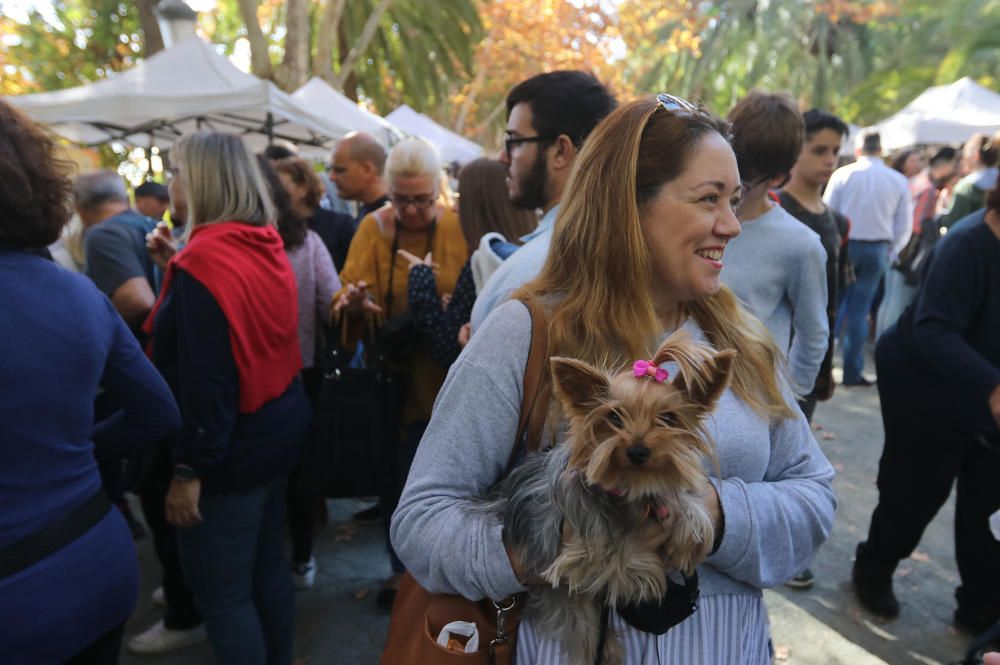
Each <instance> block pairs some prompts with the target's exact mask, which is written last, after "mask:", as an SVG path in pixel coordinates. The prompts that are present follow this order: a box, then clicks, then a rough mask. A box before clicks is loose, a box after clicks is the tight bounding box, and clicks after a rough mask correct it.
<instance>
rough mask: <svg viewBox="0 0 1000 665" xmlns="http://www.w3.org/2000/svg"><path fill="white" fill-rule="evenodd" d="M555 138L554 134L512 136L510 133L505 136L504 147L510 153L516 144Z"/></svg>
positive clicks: (540, 141)
mask: <svg viewBox="0 0 1000 665" xmlns="http://www.w3.org/2000/svg"><path fill="white" fill-rule="evenodd" d="M555 138H556V137H554V136H511V135H510V134H509V133H508V134H504V136H503V149H504V152H506V153H507V154H508V155H510V152H511V150H513V149H514V146H516V145H519V144H521V143H542V142H543V141H552V140H554V139H555Z"/></svg>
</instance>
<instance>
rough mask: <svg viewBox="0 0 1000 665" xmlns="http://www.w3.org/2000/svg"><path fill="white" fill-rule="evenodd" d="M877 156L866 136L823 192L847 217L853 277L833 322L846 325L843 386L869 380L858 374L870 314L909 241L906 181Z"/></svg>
mask: <svg viewBox="0 0 1000 665" xmlns="http://www.w3.org/2000/svg"><path fill="white" fill-rule="evenodd" d="M881 155H882V142H881V138H880V137H879V135H878V134H877V133H869V134H865V135H864V136H863V137H862V145H861V150H860V155H859V157H858V161H856V162H855V163H853V164H848V165H847V166H844V167H842V168H840V169H837V171H835V172H834V174H833V176H831V177H830V182H829V184H828V185H827V188H826V193H825V194H824V195H823V202H824V203H826V205H828V206H830V207H831V208H833V209H835V210H839V211H840V212H842V213H843V214H844V215H846V216H847V218H848V219H850V220H851V236H850V240H849V241H848V243H847V251H848V254H849V255H850V260H851V263H852V265H853V266H854V274H855V277H856V280H857V281H855V283H854V284H853V285H852V286H850V287H849V288H848V289H847V292H846V293H845V294H844V299H843V302H842V304H841V310H840V316H839V317H838V324H837V328H838V329H840V328H841V326H842V325H843V327H844V347H843V359H844V385H845V386H870V385H872V383H873V382H872V381H870V380H868V379H866V378H865V376H864V375H863V373H862V372H863V370H864V367H865V354H864V350H865V340H867V339H868V313H869V311H870V310H871V307H872V302H873V301H874V299H875V293H876V292H877V291H878V286H879V283H880V282H881V281H882V277H883V276H884V275H885V271H886V269H888V267H889V262H890V259H891V257H893V256H895V255H896V254H897V253H898V252H899V250H901V249H902V248H903V247H904V246H905V245H906V242H907V241H908V240H909V239H910V233H911V224H912V221H913V201H912V198H911V196H910V187H909V182H908V181H907V179H906V177H904V176H903V174H902V173H898V172H896V171H894V170H893V169H891V168H889V167H888V166H886V165H885V163H884V162H883V161H882V157H881ZM840 319H842V320H843V322H842V323H841V321H840Z"/></svg>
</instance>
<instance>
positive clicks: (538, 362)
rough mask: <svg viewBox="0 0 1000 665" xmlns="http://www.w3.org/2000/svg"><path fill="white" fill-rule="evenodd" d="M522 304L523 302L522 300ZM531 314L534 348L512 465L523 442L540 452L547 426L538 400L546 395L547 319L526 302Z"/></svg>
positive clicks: (511, 459)
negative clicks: (544, 430)
mask: <svg viewBox="0 0 1000 665" xmlns="http://www.w3.org/2000/svg"><path fill="white" fill-rule="evenodd" d="M522 302H523V301H522ZM524 306H525V307H527V308H528V313H529V314H530V315H531V345H530V347H529V350H528V362H527V363H526V364H525V366H524V390H523V393H524V396H523V398H522V401H521V418H520V420H519V421H518V424H517V438H516V439H515V440H514V441H515V444H514V448H513V449H512V451H511V458H510V461H509V462H508V465H507V466H508V468H510V463H511V462H513V460H514V457H515V456H516V455H517V451H518V449H519V448H520V444H521V441H522V439H524V440H525V442H526V444H527V451H528V452H533V451H535V450H538V445H539V442H540V441H541V438H542V428H543V427H544V425H545V413H546V411H547V409H546V408H544V404H543V405H542V408H536V407H537V406H538V403H539V401H542V402H544V401H545V400H539V399H538V398H539V397H540V396H541V395H542V393H543V392H544V390H543V388H544V385H545V383H546V382H545V381H544V378H545V369H546V364H547V362H548V355H549V326H548V320H547V318H546V316H545V313H544V312H543V311H542V308H541V307H539V306H538V305H536V304H534V303H524Z"/></svg>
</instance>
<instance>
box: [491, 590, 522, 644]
mask: <svg viewBox="0 0 1000 665" xmlns="http://www.w3.org/2000/svg"><path fill="white" fill-rule="evenodd" d="M490 602H492V603H493V607H494V608H496V611H497V636H496V638H495V639H493V641H492V642H490V656H491V657H492V656H493V655H494V651H495V650H496V647H497V646H498V645H500V644H505V643H506V642H507V641H509V639H510V638H509V637H508V636H507V614H508V613H509V612H510V611H511V610H513V609H514V608H515V607H516V606H517V596H511V597H510V598H505V599H504V600H501V601H500V602H497V601H495V600H493V601H490Z"/></svg>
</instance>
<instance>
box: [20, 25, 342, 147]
mask: <svg viewBox="0 0 1000 665" xmlns="http://www.w3.org/2000/svg"><path fill="white" fill-rule="evenodd" d="M7 101H9V102H10V103H12V104H14V105H15V106H17V107H19V108H21V109H22V110H24V111H25V112H26V113H28V114H29V115H30V116H32V117H33V118H34V119H36V120H38V121H41V122H43V123H46V124H48V125H50V126H51V127H52V128H53V129H55V130H56V131H57V132H59V133H60V134H61V135H63V136H65V137H66V138H68V139H70V140H72V141H76V142H78V143H84V144H87V145H97V144H101V143H108V142H111V141H121V142H123V143H128V144H132V145H136V146H139V147H148V146H151V145H155V146H158V147H160V148H168V147H169V146H170V144H172V143H173V141H174V140H175V139H176V138H177V137H179V136H181V135H182V134H185V133H187V132H190V131H194V130H195V129H200V128H205V129H217V130H220V131H228V132H234V133H238V134H243V135H245V137H246V139H247V142H248V144H249V145H250V146H251V148H253V149H254V150H258V149H260V148H262V147H264V146H266V145H267V144H268V143H269V142H270V140H271V139H273V138H280V139H285V140H288V141H291V142H292V143H297V144H304V145H307V146H316V147H328V146H329V145H330V143H331V142H332V141H333V140H335V139H337V138H339V137H341V136H343V135H344V134H346V133H347V132H349V131H351V130H352V129H354V127H353V126H352V124H350V123H344V122H342V120H341V118H338V116H337V115H335V114H320V113H313V112H310V111H308V110H306V109H305V108H303V106H302V104H301V103H300V102H298V101H296V100H295V99H293V98H292V96H291V95H289V94H287V93H285V92H283V91H282V90H280V89H279V88H278V87H277V86H276V85H274V84H273V83H271V82H270V81H264V80H261V79H259V78H257V77H256V76H253V75H251V74H247V73H244V72H242V71H240V70H239V69H238V68H237V67H236V66H235V65H233V64H232V63H231V62H229V60H228V59H226V57H225V56H223V55H221V54H219V53H218V52H217V51H216V50H215V49H214V47H212V45H211V44H207V43H206V42H204V41H202V40H201V39H199V38H197V37H191V38H188V39H185V40H183V41H181V42H178V43H177V44H176V45H174V46H172V47H171V48H168V49H166V50H164V51H161V52H159V53H157V54H155V55H153V56H152V57H150V58H148V59H147V60H145V61H143V62H141V63H139V64H138V65H136V66H135V67H134V68H132V69H130V70H128V71H125V72H122V73H120V74H117V75H115V76H113V77H111V78H108V79H105V80H103V81H98V82H96V83H91V84H87V85H83V86H79V87H76V88H70V89H67V90H58V91H55V92H43V93H38V94H32V95H20V96H16V97H8V98H7Z"/></svg>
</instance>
